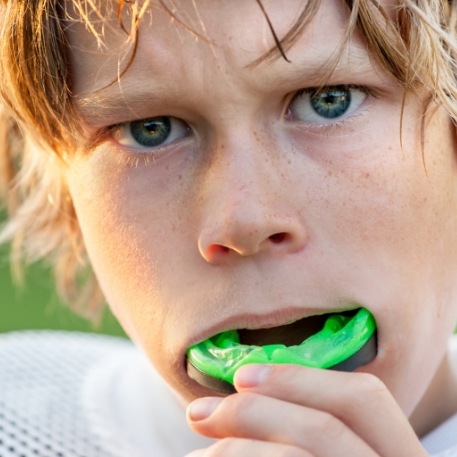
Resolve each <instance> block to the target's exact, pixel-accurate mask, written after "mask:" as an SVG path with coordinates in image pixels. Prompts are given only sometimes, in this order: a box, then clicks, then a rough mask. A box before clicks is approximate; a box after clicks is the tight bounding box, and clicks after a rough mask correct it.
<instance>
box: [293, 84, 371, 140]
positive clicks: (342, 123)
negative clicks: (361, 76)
mask: <svg viewBox="0 0 457 457" xmlns="http://www.w3.org/2000/svg"><path fill="white" fill-rule="evenodd" d="M337 88H343V89H344V90H347V91H353V92H354V91H356V92H360V93H363V94H365V96H366V98H365V100H363V102H362V103H361V105H360V106H359V107H357V108H356V109H355V111H354V112H353V113H351V114H349V115H347V116H344V115H343V117H342V118H340V119H335V120H334V121H331V122H327V123H326V122H322V123H306V122H303V121H300V120H295V119H293V116H292V114H291V106H292V103H293V102H294V101H295V100H297V99H298V98H300V97H302V96H303V95H315V94H319V93H320V94H322V93H325V92H326V91H329V92H330V91H332V90H335V89H337ZM377 98H379V94H378V93H376V91H374V90H373V89H371V88H370V87H368V86H363V85H358V84H331V85H328V86H324V87H306V88H303V89H300V90H298V91H297V92H296V93H294V95H293V97H292V99H291V101H290V102H289V105H288V107H287V110H286V114H285V117H286V119H287V120H288V121H290V122H296V123H297V125H300V127H301V128H302V129H306V130H307V131H309V132H310V133H315V134H317V135H324V136H328V135H330V134H333V133H334V132H338V131H341V130H343V129H345V128H347V127H348V126H350V125H351V124H352V123H354V122H355V121H356V120H357V119H358V118H359V117H361V116H363V115H364V113H365V111H366V110H364V109H361V108H360V107H361V106H363V105H364V104H365V103H366V100H367V99H377Z"/></svg>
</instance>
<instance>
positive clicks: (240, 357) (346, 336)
mask: <svg viewBox="0 0 457 457" xmlns="http://www.w3.org/2000/svg"><path fill="white" fill-rule="evenodd" d="M375 332H376V322H375V319H374V317H373V315H372V314H371V313H370V312H369V311H368V310H367V309H365V308H360V309H358V310H357V312H356V313H355V314H354V315H352V316H348V315H345V314H330V315H329V317H328V318H327V320H326V321H325V324H324V326H323V328H322V330H320V331H319V332H317V333H315V334H314V335H312V336H310V337H308V338H307V339H305V340H304V341H303V342H302V343H301V344H299V345H297V346H285V345H284V344H268V345H265V346H255V345H244V344H241V343H240V338H239V335H238V332H237V331H236V330H229V331H226V332H222V333H219V334H218V335H215V336H213V337H211V338H208V339H207V340H205V341H202V342H200V343H197V344H195V345H193V346H191V347H190V348H189V349H188V351H187V361H188V369H189V366H190V368H191V370H192V372H195V370H197V372H199V373H200V374H203V375H207V376H210V377H212V378H216V379H218V380H221V381H223V382H224V381H225V382H226V383H230V384H233V377H234V375H235V372H236V371H237V370H238V368H240V367H242V366H243V365H247V364H250V363H264V364H265V363H266V364H296V365H303V366H307V367H314V368H332V367H336V366H338V365H340V364H342V363H344V362H345V361H346V360H347V359H349V358H351V357H352V356H354V355H355V354H357V352H359V351H360V350H361V349H362V348H363V347H364V346H365V345H366V344H367V343H368V342H369V341H370V340H371V339H372V338H373V337H374V335H375ZM373 339H374V338H373ZM371 358H373V356H371ZM371 358H370V359H371ZM365 363H367V362H366V361H365Z"/></svg>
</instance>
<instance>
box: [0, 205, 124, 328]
mask: <svg viewBox="0 0 457 457" xmlns="http://www.w3.org/2000/svg"><path fill="white" fill-rule="evenodd" d="M1 220H2V215H1V214H0V224H1ZM23 329H60V330H78V331H85V332H91V333H106V334H110V335H117V336H125V334H124V332H123V331H122V329H121V327H120V326H119V324H118V323H117V321H116V320H115V319H114V317H113V316H112V315H111V313H110V312H109V311H108V310H106V312H105V314H104V316H103V319H102V322H101V323H100V324H99V325H98V326H97V327H95V326H94V325H93V324H91V323H90V322H88V321H86V320H85V319H83V318H81V317H79V316H77V315H75V314H74V313H73V312H71V311H70V310H69V309H67V307H65V306H64V305H63V304H62V303H61V302H60V300H59V298H58V297H57V294H56V293H55V290H54V285H53V280H52V277H51V274H50V272H49V271H48V270H47V269H46V268H45V267H44V266H43V265H41V264H37V265H34V266H32V267H30V268H27V269H26V270H25V277H24V282H23V285H18V284H15V283H14V282H13V279H12V274H11V269H10V262H9V247H8V246H0V333H2V332H8V331H12V330H23Z"/></svg>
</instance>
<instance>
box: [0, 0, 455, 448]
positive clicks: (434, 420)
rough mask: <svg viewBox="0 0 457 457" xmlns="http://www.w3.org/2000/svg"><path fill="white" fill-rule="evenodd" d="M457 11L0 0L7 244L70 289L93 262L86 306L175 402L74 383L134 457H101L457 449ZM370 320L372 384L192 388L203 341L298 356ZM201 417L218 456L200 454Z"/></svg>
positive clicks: (269, 373) (402, 6)
mask: <svg viewBox="0 0 457 457" xmlns="http://www.w3.org/2000/svg"><path fill="white" fill-rule="evenodd" d="M57 3H58V4H57ZM456 14H457V5H456V4H455V2H452V1H444V0H443V1H440V0H434V1H430V0H416V1H412V0H411V1H410V0H398V1H387V0H386V1H371V0H360V1H346V2H343V1H341V0H328V1H325V2H318V1H312V0H310V1H308V2H304V1H300V0H296V1H295V0H283V1H264V2H262V3H261V2H257V1H246V0H231V1H229V2H220V1H219V2H215V1H214V0H196V1H193V2H189V1H186V0H177V1H169V2H168V1H160V0H157V1H155V0H151V1H150V2H147V1H142V2H125V4H124V2H123V1H120V2H119V3H118V2H117V1H106V2H98V4H94V2H92V1H89V0H81V1H79V0H73V1H63V2H52V1H49V0H41V1H33V2H30V1H27V2H25V1H4V2H3V4H2V10H1V15H2V21H3V23H2V38H1V40H2V42H1V46H2V49H1V55H0V58H1V61H2V63H3V64H4V68H3V70H2V75H1V76H2V77H1V83H0V85H1V93H2V97H3V99H4V105H5V112H6V115H5V116H8V118H9V122H10V128H9V129H8V130H7V132H6V137H7V139H8V141H7V142H5V145H8V147H7V146H4V149H5V151H4V152H3V156H2V160H3V162H4V164H5V165H4V167H3V168H4V170H5V173H4V174H5V175H7V174H8V173H9V175H10V176H9V188H8V197H9V199H10V202H11V206H15V207H16V210H15V213H14V214H13V216H12V219H11V222H10V223H9V225H7V226H6V227H5V229H4V232H3V233H4V238H5V239H6V238H11V239H14V240H15V242H16V250H17V252H21V251H23V252H24V253H26V254H27V255H28V256H29V258H32V259H34V258H40V257H43V256H51V257H52V258H53V259H54V261H55V265H56V271H57V274H58V278H59V284H60V286H61V288H62V289H63V290H64V291H65V292H66V293H67V295H70V296H72V295H73V294H74V293H75V291H78V290H79V289H78V288H77V286H78V284H79V283H81V281H82V280H81V277H82V278H83V279H87V277H88V273H87V270H86V268H87V264H88V263H90V265H91V268H93V271H94V273H95V277H96V282H92V283H91V282H90V279H89V280H87V281H86V282H85V284H86V292H87V291H89V292H88V293H87V294H86V296H85V298H83V301H85V302H86V303H87V304H88V308H87V309H86V312H87V313H89V314H90V312H92V313H96V306H95V305H96V303H97V302H99V300H98V299H99V295H97V292H96V291H97V290H98V288H97V287H98V285H99V286H100V290H101V291H102V293H103V296H104V297H105V298H106V300H107V302H108V303H109V305H110V307H111V309H112V310H113V312H114V314H115V315H116V316H117V318H118V319H119V321H120V322H121V324H122V325H123V327H124V329H125V330H126V332H127V333H128V335H129V336H130V338H131V339H132V341H133V342H134V343H135V345H136V346H137V347H138V348H140V349H141V351H143V352H144V353H145V355H146V357H147V358H148V360H149V362H151V364H152V365H153V366H154V368H155V369H156V370H157V373H159V374H160V376H161V377H162V378H163V379H164V380H165V381H166V383H167V384H168V386H169V388H170V389H171V390H172V391H173V394H174V396H175V397H174V398H177V399H178V400H179V402H180V403H181V409H180V408H179V407H177V406H176V405H175V404H174V403H173V400H172V399H171V398H169V397H168V396H167V395H168V394H167V390H165V389H164V388H163V387H161V385H160V381H159V380H158V379H157V378H156V377H155V376H156V375H155V374H154V372H151V373H150V372H149V368H144V367H143V366H142V365H141V362H140V361H138V362H135V363H133V362H132V359H135V357H137V356H135V355H134V352H133V350H128V349H126V348H122V349H119V351H118V352H119V354H121V353H122V354H123V355H119V356H118V358H117V359H116V356H115V355H113V358H112V359H111V362H110V363H111V365H109V367H108V368H107V367H106V366H105V370H102V371H100V370H99V371H97V376H95V375H94V374H93V372H91V374H90V376H89V375H85V376H84V377H82V378H81V380H80V381H78V382H80V383H82V384H84V388H83V389H82V391H83V392H84V395H83V401H82V403H83V405H86V406H87V405H89V407H88V408H89V410H90V411H91V414H93V412H94V411H99V410H101V409H103V408H105V410H106V411H111V412H112V415H113V417H114V418H115V419H108V418H109V417H110V414H108V413H107V414H105V416H103V417H105V419H106V420H107V421H108V420H109V421H110V423H109V424H107V423H100V422H97V421H96V420H92V419H91V420H89V423H90V424H91V425H90V426H87V425H86V426H85V427H86V428H85V430H87V433H88V434H89V433H94V432H93V430H94V429H96V430H100V429H103V433H100V435H101V436H105V437H106V436H109V437H110V439H109V440H105V442H103V440H101V443H102V444H100V445H99V446H100V447H103V446H107V445H106V442H108V441H110V440H112V442H111V444H112V443H116V444H115V445H113V444H112V446H111V449H110V450H107V449H108V447H104V448H103V452H105V454H102V451H101V450H99V451H98V455H122V453H121V452H120V449H121V448H122V446H124V445H125V443H127V442H128V443H130V444H129V445H128V446H127V445H125V446H126V447H124V450H123V454H124V455H129V456H131V455H170V456H171V455H182V454H179V452H183V453H185V452H188V451H191V450H193V449H196V448H198V450H195V451H193V452H192V454H189V455H192V457H197V456H205V457H209V456H235V455H236V456H237V457H239V456H253V455H271V456H297V457H309V456H313V457H314V456H315V457H330V456H351V457H354V456H364V457H371V456H373V457H374V456H383V457H389V456H395V457H399V456H405V457H406V456H407V457H411V456H425V455H429V454H430V453H435V454H436V453H438V452H443V454H442V455H445V454H444V452H445V453H446V455H457V439H456V438H455V436H456V433H455V430H456V428H457V425H456V424H455V421H454V422H452V416H453V415H454V414H455V413H456V412H457V374H456V372H455V368H454V366H455V363H456V361H457V355H456V354H455V351H453V350H452V349H450V348H449V346H448V341H449V337H450V335H451V334H452V331H453V328H454V325H455V323H456V322H457V277H456V276H457V238H456V236H455V234H456V233H457V162H456V152H455V151H456V144H455V127H454V122H455V119H456V118H457V109H456V104H455V103H456V102H455V100H456V97H457V84H456V80H455V68H454V56H455V51H456V42H455V38H456V36H455V34H456V32H455V28H454V26H455V18H456ZM19 132H20V133H19ZM7 154H8V155H9V157H10V158H9V159H7ZM13 165H14V166H13ZM88 296H90V297H91V299H90V300H89V299H88V298H87V297H88ZM362 307H363V308H367V309H368V310H369V311H370V312H371V313H372V314H373V315H374V317H375V320H376V323H377V347H378V351H377V354H376V357H375V358H374V359H373V360H372V361H371V362H369V363H368V364H366V365H363V366H361V367H359V368H357V369H356V370H355V371H353V372H349V373H343V372H338V371H332V370H318V369H311V368H306V367H301V366H295V365H274V366H269V365H248V366H245V367H243V368H241V369H240V370H239V371H238V372H237V373H236V375H235V381H234V382H235V388H236V390H237V392H238V393H235V394H234V395H230V396H218V395H215V394H214V392H212V391H211V389H208V388H206V387H203V386H200V385H199V384H198V383H197V382H195V381H194V380H192V379H190V377H189V376H188V374H187V371H186V363H185V361H186V357H185V354H186V350H187V349H188V347H189V346H191V345H193V344H195V343H197V342H200V341H203V340H205V339H207V338H209V337H211V336H213V335H216V334H218V333H220V332H222V331H225V330H240V331H244V332H246V333H249V334H250V337H251V338H252V339H253V340H254V341H255V339H256V338H257V336H256V335H258V333H259V332H258V331H259V330H261V329H267V330H265V332H264V333H267V334H268V333H269V332H270V333H271V334H272V335H273V334H274V335H275V338H278V339H279V341H278V342H281V338H283V337H284V334H290V333H292V332H293V333H295V332H297V333H298V335H297V337H300V335H301V334H303V335H304V334H306V333H307V332H308V327H309V325H310V324H309V323H310V322H311V320H312V319H311V317H313V316H320V315H328V314H330V313H336V312H346V311H348V310H354V309H358V308H362ZM291 323H294V326H293V327H292V326H291V327H288V325H289V324H291ZM288 328H289V329H290V330H288ZM243 329H247V330H243ZM62 338H63V339H65V338H64V337H62ZM63 339H62V341H63ZM53 341H54V340H53ZM56 341H57V342H58V341H59V340H58V338H57V340H56ZM65 341H67V340H65ZM29 343H30V342H29ZM34 344H36V346H35V347H36V348H37V349H36V350H37V351H38V350H39V343H38V342H36V343H34ZM53 344H54V345H55V344H56V342H54V343H53ZM62 344H64V343H62ZM65 344H66V343H65ZM91 344H94V349H93V351H96V349H95V348H96V347H97V344H96V343H91ZM103 344H104V343H100V347H101V346H103ZM113 344H114V343H113ZM76 346H77V345H76ZM91 347H92V346H91ZM73 349H74V351H73V352H72V354H73V356H74V357H77V356H76V354H77V353H78V352H77V348H75V347H73ZM117 349H118V348H117V347H116V350H117ZM104 350H105V349H103V350H102V349H99V351H100V360H99V361H97V362H96V363H97V364H98V363H100V364H101V363H102V362H101V360H103V359H104V358H106V357H107V356H106V354H105V353H104V352H103V351H104ZM106 350H107V352H109V350H108V349H106ZM116 350H114V349H113V351H112V353H113V354H116ZM91 351H92V349H90V350H87V351H86V352H87V354H89V353H90V352H91ZM135 360H136V359H135ZM113 366H115V367H117V368H116V369H114V368H113ZM140 366H141V368H138V367H140ZM110 370H111V371H110ZM122 370H124V372H123V376H125V377H126V378H128V379H129V381H128V382H126V383H124V384H123V387H119V389H111V383H115V382H116V380H117V377H118V376H119V375H120V373H122ZM128 370H132V371H131V372H129V371H128ZM107 373H108V374H107ZM127 373H129V374H127ZM132 373H133V374H132ZM95 379H97V380H98V381H97V382H98V384H97V385H98V386H99V387H97V388H96V389H94V388H93V387H91V386H92V385H93V384H94V383H95ZM100 379H102V381H100ZM116 385H117V384H116ZM109 389H111V390H109ZM107 391H109V392H110V393H109V395H108V394H106V392H107ZM88 392H89V393H88ZM69 395H71V394H69ZM186 405H187V421H188V423H189V425H190V427H191V428H192V429H193V430H194V431H195V432H197V433H198V434H201V435H204V436H207V437H209V438H212V439H215V440H214V441H207V442H204V443H199V444H197V443H196V442H195V438H193V437H192V436H191V435H190V433H189V431H187V430H186V428H185V426H184V424H183V423H182V422H181V421H182V418H183V417H184V409H183V408H184V406H186ZM74 408H77V405H76V406H74ZM91 417H92V416H91ZM100 417H101V416H100ZM449 418H451V419H450V421H451V422H449V421H448V419H449ZM111 421H112V423H111ZM129 423H130V424H129ZM94 424H95V425H94ZM113 424H114V425H113ZM116 424H124V425H125V424H129V425H127V427H129V428H128V429H127V431H126V430H125V429H123V428H122V427H118V428H116ZM441 424H444V425H441ZM91 427H92V428H91ZM97 427H98V428H97ZM114 430H116V432H114ZM51 432H52V430H51ZM431 432H432V435H429V436H428V437H427V438H424V439H423V440H422V441H421V438H423V437H424V436H425V435H427V434H429V433H431ZM107 434H109V435H107ZM132 437H133V438H132ZM173 440H176V441H179V442H180V445H181V446H182V447H181V448H180V449H179V450H176V448H173V449H175V450H173V449H172V446H173ZM129 446H130V447H129ZM55 449H57V445H55ZM127 449H128V450H127ZM184 450H185V451H184ZM57 452H60V453H61V454H62V455H73V454H71V451H68V449H67V448H65V447H62V448H60V450H59V451H56V454H55V455H57ZM66 452H67V454H66ZM94 452H95V451H94ZM81 453H82V451H81ZM82 454H84V453H82ZM7 455H8V454H7ZM11 455H13V454H11ZM43 455H46V453H43ZM49 455H50V454H49ZM86 455H88V454H87V453H86Z"/></svg>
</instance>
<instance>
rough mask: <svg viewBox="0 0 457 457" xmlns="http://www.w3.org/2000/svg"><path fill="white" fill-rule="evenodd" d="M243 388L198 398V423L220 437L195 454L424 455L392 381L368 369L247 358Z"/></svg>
mask: <svg viewBox="0 0 457 457" xmlns="http://www.w3.org/2000/svg"><path fill="white" fill-rule="evenodd" d="M235 387H236V389H237V391H238V393H236V394H233V395H230V396H228V397H226V398H218V397H214V398H213V397H208V398H200V399H198V400H195V401H194V402H193V403H191V405H190V406H189V408H188V421H189V424H190V426H191V427H192V428H193V429H194V430H195V431H196V432H198V433H200V434H202V435H205V436H208V437H212V438H218V441H216V443H215V444H213V445H211V446H210V447H209V448H207V449H202V450H199V451H195V452H193V453H191V454H189V455H188V457H197V456H198V457H216V456H217V457H231V456H233V457H244V456H245V457H252V456H262V457H269V456H271V457H273V456H274V457H279V456H281V457H286V456H287V457H381V456H382V457H422V456H426V455H427V453H426V452H425V450H424V449H423V447H422V446H421V444H420V441H419V439H418V438H417V436H416V434H415V433H414V431H413V429H412V428H411V426H410V424H409V422H408V419H407V418H406V417H405V415H404V414H403V412H402V411H401V409H400V407H399V406H398V405H397V403H396V401H395V400H394V398H393V397H392V395H391V394H390V393H389V391H388V390H387V388H386V387H385V386H384V384H383V383H382V382H381V381H380V380H379V379H378V378H376V377H375V376H373V375H370V374H366V373H344V372H337V371H329V370H318V369H311V368H305V367H300V366H295V365H271V366H266V365H247V366H245V367H242V368H240V370H238V372H237V373H236V376H235Z"/></svg>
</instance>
